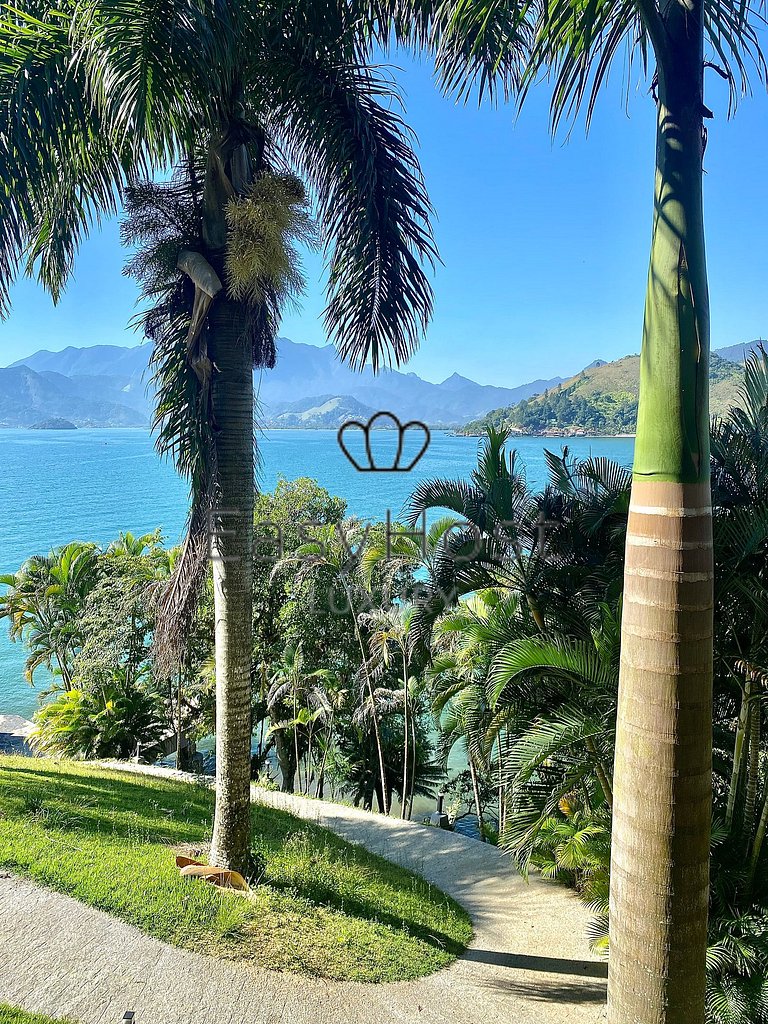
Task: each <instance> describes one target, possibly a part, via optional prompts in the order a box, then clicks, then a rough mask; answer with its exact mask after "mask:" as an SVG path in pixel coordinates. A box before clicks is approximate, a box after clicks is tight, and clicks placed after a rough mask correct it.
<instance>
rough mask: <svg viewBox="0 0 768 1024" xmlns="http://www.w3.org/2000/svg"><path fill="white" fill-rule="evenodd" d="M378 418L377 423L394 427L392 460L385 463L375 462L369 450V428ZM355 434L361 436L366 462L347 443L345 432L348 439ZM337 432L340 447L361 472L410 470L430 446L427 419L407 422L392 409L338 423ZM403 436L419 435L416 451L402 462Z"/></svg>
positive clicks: (404, 438)
mask: <svg viewBox="0 0 768 1024" xmlns="http://www.w3.org/2000/svg"><path fill="white" fill-rule="evenodd" d="M377 421H381V422H379V423H378V426H379V427H384V428H385V429H390V430H396V431H397V450H396V452H395V457H394V459H393V461H392V464H391V465H388V466H379V465H377V463H376V457H375V456H374V454H373V452H372V451H371V430H373V429H374V427H375V426H376V424H377ZM387 421H389V423H390V424H391V426H389V427H387ZM356 434H357V435H359V436H362V438H363V439H364V442H365V454H366V456H367V461H366V462H365V463H362V462H361V460H359V459H356V458H355V456H354V455H353V454H352V452H351V451H350V450H349V448H348V447H347V443H346V440H345V435H346V437H347V439H351V438H352V437H353V436H355V435H356ZM336 436H337V438H338V440H339V448H341V450H342V451H343V452H344V454H345V455H346V457H347V459H349V461H350V462H351V463H352V465H353V466H354V467H355V469H356V470H358V471H359V472H360V473H409V472H410V471H411V470H412V469H413V467H414V466H415V465H416V463H417V462H418V461H419V459H420V458H421V457H422V455H423V454H424V452H425V451H426V450H427V448H429V442H430V438H431V435H430V433H429V427H428V426H427V425H426V423H422V422H421V420H409V421H408V422H407V423H401V422H400V420H399V419H398V418H397V416H395V414H394V413H393V412H377V413H375V414H374V415H373V416H371V418H370V419H369V420H368V422H367V423H361V422H360V420H348V421H347V422H346V423H344V424H343V425H342V426H341V427H339V432H338V434H337V435H336ZM406 437H418V440H419V447H418V449H417V450H416V454H415V455H411V456H410V458H409V460H408V462H405V463H403V462H402V459H403V445H404V443H405V440H406Z"/></svg>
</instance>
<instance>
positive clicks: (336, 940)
mask: <svg viewBox="0 0 768 1024" xmlns="http://www.w3.org/2000/svg"><path fill="white" fill-rule="evenodd" d="M212 814H213V799H212V794H211V792H210V791H209V790H208V789H207V788H205V787H203V786H194V785H188V784H185V783H180V782H175V781H172V780H168V779H160V778H155V777H150V776H145V775H142V776H138V775H133V776H132V775H127V774H125V773H121V772H114V771H109V770H106V769H103V768H99V767H97V766H93V765H87V764H79V763H78V764H74V763H71V762H54V761H48V760H40V759H30V758H26V759H25V758H0V816H2V828H0V864H2V865H4V866H5V867H6V868H8V869H10V870H11V871H14V872H16V873H17V874H20V875H25V876H27V877H28V878H32V879H34V880H35V881H37V882H40V883H41V884H43V885H46V886H48V887H49V888H51V889H56V890H57V891H59V892H64V893H67V894H69V895H70V896H73V897H74V898H75V899H78V900H81V901H82V902H83V903H87V904H88V905H90V906H93V907H98V908H99V909H101V910H104V911H106V912H108V913H110V914H114V915H115V916H117V917H119V918H121V919H122V920H124V921H127V922H129V923H131V924H133V925H136V926H137V927H138V928H140V929H142V931H144V932H146V933H147V934H150V935H153V936H155V937H156V938H158V939H162V940H163V941H165V942H169V943H171V944H173V945H177V946H183V947H186V948H189V949H195V950H198V951H201V952H207V953H211V954H213V955H217V956H222V957H227V958H233V959H238V960H244V961H247V962H248V963H253V964H257V965H259V966H264V967H269V968H273V969H277V970H289V971H296V972H301V973H306V974H312V975H316V976H319V977H325V978H334V979H347V980H349V979H354V980H359V981H397V980H405V979H409V978H415V977H421V976H423V975H425V974H429V973H431V972H432V971H435V970H438V969H439V968H441V967H444V966H445V965H447V964H448V963H450V962H451V961H452V960H453V959H454V958H455V957H456V955H457V954H458V953H460V952H461V951H462V949H463V948H464V947H465V946H466V944H467V942H468V941H469V938H470V936H471V926H470V923H469V919H468V917H467V915H466V914H465V913H464V911H463V910H462V909H461V908H460V907H459V906H458V905H457V904H456V903H455V902H454V901H453V900H451V899H449V898H448V897H447V896H445V894H444V893H442V892H440V891H439V890H438V889H436V888H435V887H434V886H432V885H430V884H429V883H428V882H426V881H424V879H422V878H419V877H418V876H416V875H414V874H412V873H411V872H409V871H406V870H405V869H403V868H401V867H398V866H396V865H394V864H390V863H389V862H388V861H386V860H384V859H382V858H380V857H377V856H375V855H373V854H370V853H368V852H367V851H366V850H364V849H362V848H361V847H358V846H354V845H352V844H350V843H348V842H346V841H345V840H343V839H341V838H339V837H338V836H335V835H334V834H333V833H331V832H329V831H328V830H326V829H323V828H320V827H319V826H317V825H313V824H310V823H307V822H303V821H301V820H299V819H297V818H295V817H293V816H292V815H290V814H286V813H284V812H282V811H278V810H274V809H272V808H267V807H261V806H256V807H254V809H253V815H252V818H253V845H254V848H255V850H257V851H258V853H259V854H260V855H261V857H262V858H263V861H264V863H265V865H266V870H265V874H264V878H263V880H262V884H261V885H259V886H258V887H257V888H256V889H254V890H253V892H252V894H251V895H250V896H248V897H243V896H242V895H238V894H236V893H233V892H228V891H223V890H220V889H216V888H213V887H211V886H208V885H205V884H203V883H201V882H196V881H191V880H188V879H183V878H181V877H180V875H179V873H178V871H177V869H176V866H175V861H174V858H175V852H176V850H177V849H178V848H180V847H183V848H184V849H185V850H189V849H191V850H195V849H202V850H204V849H205V845H206V843H207V842H209V840H210V829H211V822H212ZM1 1019H2V1018H0V1020H1Z"/></svg>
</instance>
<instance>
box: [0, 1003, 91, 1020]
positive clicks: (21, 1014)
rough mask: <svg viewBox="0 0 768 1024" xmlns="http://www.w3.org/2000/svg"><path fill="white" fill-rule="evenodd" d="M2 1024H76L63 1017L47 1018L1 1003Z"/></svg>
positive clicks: (0, 1016) (0, 1015)
mask: <svg viewBox="0 0 768 1024" xmlns="http://www.w3.org/2000/svg"><path fill="white" fill-rule="evenodd" d="M0 1024H74V1022H73V1021H70V1020H69V1019H67V1020H64V1019H63V1018H61V1017H56V1018H53V1017H46V1016H45V1014H42V1013H27V1012H26V1010H20V1009H18V1007H15V1006H8V1004H7V1003H0Z"/></svg>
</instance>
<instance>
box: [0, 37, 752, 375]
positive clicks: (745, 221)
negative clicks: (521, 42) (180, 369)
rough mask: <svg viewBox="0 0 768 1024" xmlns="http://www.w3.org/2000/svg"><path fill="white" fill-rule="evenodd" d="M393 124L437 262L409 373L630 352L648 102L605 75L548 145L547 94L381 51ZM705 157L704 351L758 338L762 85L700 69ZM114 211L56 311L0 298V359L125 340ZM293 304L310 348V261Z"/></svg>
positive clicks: (316, 298) (313, 261) (648, 146)
mask: <svg viewBox="0 0 768 1024" xmlns="http://www.w3.org/2000/svg"><path fill="white" fill-rule="evenodd" d="M397 63H398V66H399V70H398V72H397V78H398V80H399V82H400V84H401V86H402V88H403V90H404V93H405V99H406V105H407V120H408V122H409V123H410V124H411V126H412V127H413V129H414V130H415V131H416V133H417V136H418V143H419V144H418V152H419V156H420V159H421V162H422V166H423V169H424V174H425V177H426V181H427V187H428V189H429V193H430V196H431V198H432V201H433V203H434V206H435V209H436V213H437V219H436V223H435V233H436V237H437V242H438V246H439V249H440V254H441V256H442V260H443V264H444V265H443V266H441V267H438V268H437V271H436V273H435V276H434V287H435V316H434V319H433V321H432V324H431V326H430V328H429V332H428V335H427V337H426V339H425V341H424V342H423V344H422V347H421V350H420V351H419V353H418V354H417V355H416V356H415V357H414V358H413V360H412V361H411V363H410V364H409V367H408V368H409V369H412V370H415V371H416V372H417V373H419V374H420V375H422V376H423V377H426V378H428V379H429V380H434V381H439V380H442V379H444V378H445V377H447V376H449V375H450V374H451V373H453V372H454V371H458V372H459V373H462V374H464V375H465V376H468V377H471V378H473V379H475V380H478V381H480V382H482V383H493V384H504V385H514V384H519V383H523V382H524V381H528V380H532V379H535V378H537V377H551V376H554V375H565V374H567V373H572V372H576V371H577V370H579V369H580V368H581V367H582V366H584V365H586V364H587V363H589V362H591V361H592V360H593V359H595V358H598V357H599V358H602V359H614V358H617V357H619V356H622V355H625V354H626V353H628V352H636V351H638V350H639V347H640V333H641V325H642V309H643V294H644V288H645V276H646V269H647V262H648V244H649V240H650V226H651V201H652V188H653V147H654V121H655V110H654V105H653V102H652V100H651V98H650V97H649V96H648V94H647V91H646V89H645V87H644V86H640V87H637V88H635V87H634V86H633V87H632V88H631V89H630V92H629V99H628V103H625V102H624V98H625V93H626V90H625V88H624V86H623V82H622V73H621V69H617V72H616V73H615V74H614V78H613V81H612V83H609V88H608V89H607V91H606V92H605V93H604V94H603V97H602V99H601V101H600V103H599V105H598V110H597V113H596V116H595V120H594V123H593V126H592V130H591V132H590V134H589V136H588V137H586V136H585V133H584V129H583V124H582V122H578V123H577V125H576V126H575V127H574V129H573V131H572V132H571V135H570V137H569V138H568V139H565V138H560V139H558V140H556V141H555V142H553V141H552V140H551V137H550V134H549V126H548V101H549V96H548V90H547V87H546V85H543V86H541V87H540V88H539V89H538V90H537V91H536V92H534V93H533V94H532V95H531V96H530V97H529V102H528V105H527V107H526V109H525V110H524V112H523V113H522V115H521V116H520V117H519V118H516V117H515V112H514V110H513V109H511V108H510V107H504V106H499V107H497V108H491V107H488V106H485V107H483V108H481V109H478V108H477V106H476V105H474V104H471V105H469V106H457V105H455V104H454V103H453V102H452V101H450V100H446V99H444V98H442V97H441V96H440V95H439V94H438V92H437V91H436V89H435V88H434V86H433V84H432V81H431V76H430V72H429V68H428V67H427V66H422V65H419V64H418V63H416V62H414V61H411V60H410V59H409V58H407V57H405V56H398V58H397ZM708 75H709V80H708V103H709V105H710V106H711V107H712V108H713V109H714V111H715V114H716V117H715V120H714V121H711V122H710V123H709V145H708V148H707V153H706V158H705V168H706V185H705V188H706V214H707V237H708V247H709V267H710V282H711V299H712V342H713V346H714V347H716V348H718V347H722V346H725V345H731V344H735V343H737V342H743V341H748V340H751V339H753V338H757V337H765V336H766V334H768V193H766V189H765V181H766V168H767V167H768V131H766V128H767V127H768V97H766V95H765V94H764V93H758V94H757V95H756V96H755V97H754V98H751V99H750V98H748V99H746V100H744V102H743V103H742V105H741V106H740V107H739V109H738V111H737V113H736V116H735V118H733V119H732V120H730V121H729V120H728V119H727V116H726V115H727V102H726V97H725V95H724V94H723V88H722V84H721V83H720V82H719V79H717V77H716V76H715V75H714V73H712V72H709V73H708ZM124 256H125V254H124V252H123V250H121V248H120V244H119V238H118V228H117V223H116V222H110V223H107V224H105V225H104V226H103V228H102V230H101V231H100V232H98V233H96V234H95V235H94V236H93V237H92V238H91V239H90V240H89V241H88V242H87V243H86V244H85V246H84V247H83V249H82V250H81V253H80V257H79V260H78V264H77V269H76V277H75V280H74V281H73V282H72V283H71V284H70V286H69V289H68V291H67V294H66V295H65V297H64V299H63V300H62V302H61V303H60V305H59V306H58V307H57V308H54V307H53V306H52V304H51V301H50V299H49V298H48V297H47V296H46V295H45V294H44V292H43V291H42V290H41V289H40V288H39V287H38V286H37V285H36V284H35V283H34V282H31V281H22V282H20V283H19V284H18V285H17V286H16V287H15V289H14V292H13V312H12V315H11V317H10V318H9V319H8V320H7V321H6V322H5V323H2V324H0V364H7V363H10V362H12V361H14V360H16V359H20V358H22V357H23V356H25V355H28V354H29V353H30V352H32V351H34V350H36V349H38V348H50V349H58V348H63V347H65V346H67V345H94V344H99V343H109V344H120V345H131V344H137V343H138V342H139V341H140V340H141V339H140V338H138V337H137V336H136V335H135V334H133V333H131V332H130V331H128V330H127V324H128V321H129V320H130V318H131V316H132V314H133V312H134V304H135V294H136V293H135V288H134V286H133V284H132V282H130V281H128V280H126V279H125V278H123V277H122V276H121V267H122V263H123V260H124ZM306 270H307V276H308V288H307V294H306V297H305V300H304V302H303V305H302V308H301V309H300V310H299V311H297V312H295V313H291V314H290V315H288V316H286V318H285V319H284V321H283V324H282V327H281V334H283V335H284V336H286V337H289V338H292V339H293V340H294V341H302V342H309V343H312V344H324V343H325V341H326V339H325V336H324V332H323V326H322V321H321V319H320V313H321V311H322V308H323V273H322V271H323V268H322V260H321V259H320V258H319V257H315V256H313V257H311V258H309V259H308V260H307V262H306Z"/></svg>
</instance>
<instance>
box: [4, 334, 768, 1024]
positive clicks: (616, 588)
mask: <svg viewBox="0 0 768 1024" xmlns="http://www.w3.org/2000/svg"><path fill="white" fill-rule="evenodd" d="M508 446H509V435H508V433H507V432H506V431H504V430H497V429H494V428H493V427H491V428H489V430H488V432H487V434H486V436H485V438H484V439H483V441H482V442H481V444H480V446H479V451H478V462H477V467H476V469H475V470H474V471H473V473H472V475H471V478H470V479H469V480H468V481H462V480H457V481H453V480H427V481H424V482H423V483H421V484H420V485H419V486H418V487H417V488H416V490H415V491H414V493H413V495H412V497H411V501H410V506H409V510H408V516H407V518H406V522H405V523H404V524H402V525H398V524H395V525H394V526H392V527H391V529H390V532H389V536H387V531H386V527H385V525H384V524H377V523H373V524H364V523H361V522H360V521H358V520H356V519H354V518H350V517H348V516H347V515H346V505H345V502H344V501H343V500H342V499H340V498H337V497H334V496H332V495H331V494H329V492H328V491H326V490H325V489H324V488H322V487H320V486H319V485H318V484H317V483H316V482H314V481H312V480H309V479H306V478H302V479H299V480H295V481H287V480H282V479H281V480H280V481H279V482H278V484H277V487H276V488H275V490H274V491H273V492H271V493H265V494H261V495H258V496H257V500H256V522H255V537H256V540H255V551H256V572H255V580H254V595H253V596H254V601H253V607H254V645H253V658H252V664H253V682H254V686H253V704H252V729H253V740H254V742H253V750H254V758H253V769H254V775H260V777H261V778H262V779H263V780H265V781H266V780H267V778H268V777H269V778H271V780H272V784H275V783H279V784H280V785H282V786H283V787H284V788H285V789H288V790H293V789H297V790H298V791H300V792H305V793H314V794H317V795H319V796H323V795H329V794H330V795H333V794H344V795H345V796H347V797H348V798H351V799H353V800H354V802H355V803H356V804H357V803H359V804H362V805H363V806H365V807H369V808H371V807H374V806H377V807H378V809H379V810H383V811H385V812H390V811H391V810H393V809H394V810H396V812H397V813H400V814H402V815H403V816H405V817H408V816H411V815H412V814H413V813H414V802H415V800H416V799H417V798H418V797H419V795H428V796H430V797H433V796H434V795H435V794H436V793H437V792H438V791H442V792H443V793H445V794H446V796H447V799H448V806H449V808H450V810H451V813H452V815H454V816H455V817H467V816H471V817H473V818H474V819H475V820H476V823H477V827H478V832H479V834H480V836H481V837H482V838H484V839H488V840H491V841H493V842H499V843H500V845H501V846H502V847H503V848H504V849H505V850H506V851H507V852H508V853H509V854H510V856H512V857H513V858H514V859H515V861H516V862H517V864H518V866H519V867H520V869H521V870H522V871H523V872H527V871H529V870H531V869H532V868H533V869H536V870H538V871H541V872H543V873H544V874H546V875H547V876H550V877H556V878H560V879H562V880H564V881H566V882H568V883H569V884H571V885H573V886H574V887H575V888H576V889H577V891H578V892H579V893H580V895H581V896H582V898H583V899H584V900H585V902H586V903H587V904H588V905H589V906H590V907H591V908H592V909H593V911H594V914H595V921H594V926H593V928H592V940H593V942H594V944H595V947H596V948H598V949H603V950H607V938H606V936H607V927H606V926H607V914H608V881H609V851H610V835H611V809H612V801H613V786H612V769H613V755H614V742H615V719H616V697H617V688H618V673H619V643H620V622H621V595H622V574H623V563H624V541H625V533H626V525H627V514H628V509H629V487H630V474H629V471H628V470H627V469H625V468H623V467H621V466H618V465H616V464H615V463H612V462H611V461H609V460H607V459H601V458H595V459H592V458H591V459H586V460H576V459H574V458H573V457H572V456H571V454H570V453H569V451H568V449H567V448H565V449H563V451H562V453H561V454H559V455H558V454H555V453H552V452H549V453H547V460H548V465H549V481H548V483H547V485H546V487H545V488H544V489H543V491H541V492H538V493H537V492H533V491H531V490H530V489H529V487H528V486H527V484H526V480H525V475H524V472H523V470H522V468H521V466H520V464H519V462H518V460H517V458H516V456H515V453H514V452H513V451H510V450H509V447H508ZM712 479H713V501H714V510H715V512H714V522H715V531H714V539H715V553H716V558H717V564H718V577H717V586H716V603H715V760H714V801H715V826H714V829H713V835H712V890H711V907H710V938H711V945H710V953H709V1011H708V1012H709V1018H710V1021H711V1022H712V1024H747V1022H761V1021H766V1020H768V997H767V995H766V985H765V977H766V976H768V911H766V907H767V906H768V860H767V858H768V853H767V852H766V843H765V836H766V832H767V831H768V771H767V766H768V755H767V754H766V739H765V737H766V725H767V724H768V723H766V720H765V719H766V684H767V683H768V647H767V646H766V645H767V644H768V640H767V639H766V638H768V619H766V615H768V612H766V609H768V570H767V569H766V566H767V565H768V559H767V557H766V556H767V555H768V355H765V354H760V355H759V356H756V357H754V358H753V359H752V361H751V362H750V363H749V364H748V366H747V371H746V376H745V379H744V383H743V386H742V392H741V397H740V403H739V405H738V406H737V407H735V408H734V409H732V410H731V412H730V413H729V414H728V416H726V417H725V418H723V419H720V420H715V421H713V424H712ZM438 510H441V512H442V514H441V515H439V516H438V515H437V512H438ZM425 513H426V514H427V515H428V516H429V517H430V523H431V525H430V527H429V529H428V530H427V534H426V536H425V537H424V538H423V540H424V542H423V544H422V543H420V541H419V538H418V534H417V532H416V531H414V529H413V528H414V527H415V526H416V525H417V524H418V523H419V521H420V519H421V517H422V515H424V514H425ZM174 557H175V554H174V552H173V551H170V552H169V551H166V550H165V549H164V548H163V547H162V544H161V541H160V538H159V536H158V535H156V534H153V535H148V536H146V537H142V538H134V537H131V535H130V534H127V535H125V536H123V537H121V538H120V539H119V541H117V542H115V544H113V545H110V546H109V548H107V549H106V550H103V551H102V550H100V549H99V548H98V547H96V546H95V545H92V544H79V543H73V544H70V545H66V546H65V547H64V548H62V549H60V550H58V551H56V552H52V553H51V555H50V556H47V557H45V558H43V557H35V558H32V559H30V560H29V561H28V562H27V563H25V565H24V566H22V567H21V569H20V570H19V572H18V573H16V574H15V575H13V576H10V577H7V578H5V580H4V582H5V583H6V585H7V588H8V589H7V593H6V595H5V597H4V598H3V605H2V608H1V609H0V610H1V611H2V614H4V615H5V616H7V617H8V618H9V621H10V624H11V632H12V635H13V636H15V637H17V638H21V639H24V640H25V641H26V643H27V645H28V647H29V650H30V657H29V662H28V672H29V675H30V678H32V677H33V673H35V672H36V671H37V670H39V668H40V667H42V666H45V667H47V668H49V669H50V670H51V671H52V673H53V679H54V683H53V687H52V690H51V691H48V692H47V693H46V694H45V695H44V703H43V705H42V708H41V710H40V712H39V713H38V716H37V718H38V724H39V730H40V736H39V739H38V743H39V744H40V745H41V747H43V748H44V749H46V750H50V751H57V752H63V753H68V754H70V755H75V756H79V757H84V758H86V757H94V756H105V755H111V756H127V755H129V754H131V753H132V752H133V751H134V749H135V746H136V743H137V742H138V741H139V740H140V741H141V742H142V744H145V745H146V747H145V750H144V753H145V755H147V756H148V755H149V754H151V753H152V752H153V747H156V746H157V744H159V743H160V742H161V741H162V740H163V738H164V737H165V738H167V737H169V736H170V737H173V736H174V735H175V733H177V732H178V733H182V732H183V733H185V734H187V733H188V734H191V735H203V734H206V733H208V732H211V731H214V730H215V717H214V714H213V707H212V703H211V700H210V672H209V670H208V669H207V662H208V659H209V657H210V653H211V650H212V644H213V627H212V621H211V602H210V596H209V588H204V593H203V597H202V598H201V600H200V602H199V606H198V608H197V612H196V616H195V626H194V629H193V631H192V633H191V634H190V636H189V651H188V658H187V668H186V669H185V671H184V673H182V674H181V675H180V677H179V678H175V679H164V678H163V677H162V676H161V675H159V674H158V671H157V667H156V666H155V664H154V663H153V660H152V655H151V640H152V627H153V614H154V612H153V609H154V603H153V602H154V597H155V594H156V592H157V590H158V584H159V582H161V581H162V580H163V579H164V578H166V577H167V575H168V573H169V572H170V570H171V567H172V565H173V559H174ZM171 745H173V744H171ZM179 747H180V748H181V744H179ZM449 758H451V764H452V765H453V766H455V765H456V764H457V763H458V764H459V766H460V767H459V770H458V771H457V770H456V769H455V768H453V769H452V771H451V772H447V764H448V759H449Z"/></svg>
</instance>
